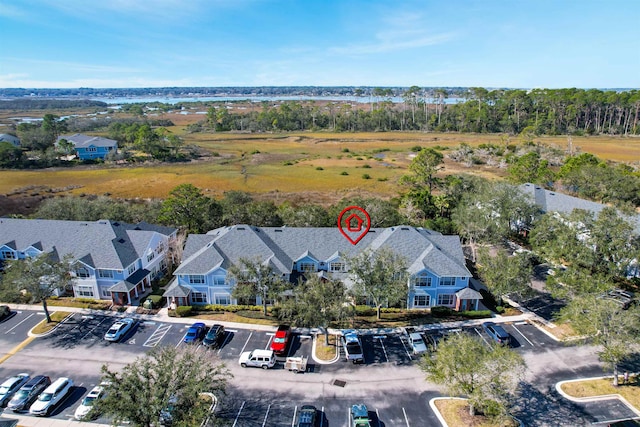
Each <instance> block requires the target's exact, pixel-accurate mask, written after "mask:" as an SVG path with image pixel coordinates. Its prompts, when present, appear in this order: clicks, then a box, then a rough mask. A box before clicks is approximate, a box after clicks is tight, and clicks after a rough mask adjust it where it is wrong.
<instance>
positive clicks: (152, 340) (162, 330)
mask: <svg viewBox="0 0 640 427" xmlns="http://www.w3.org/2000/svg"><path fill="white" fill-rule="evenodd" d="M172 326H173V325H160V326H158V327H157V328H156V330H155V331H154V332H153V333H152V334H151V336H150V337H149V338H147V340H146V341H145V342H144V344H142V346H143V347H155V346H157V345H158V343H159V342H160V341H161V340H162V338H164V336H165V335H167V332H169V329H171V327H172Z"/></svg>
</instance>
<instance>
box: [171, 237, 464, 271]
mask: <svg viewBox="0 0 640 427" xmlns="http://www.w3.org/2000/svg"><path fill="white" fill-rule="evenodd" d="M380 248H388V249H390V250H392V251H393V252H395V253H398V254H401V255H402V256H404V257H405V259H406V261H407V264H408V265H409V266H411V267H410V270H414V271H410V272H417V271H419V270H421V269H422V268H428V269H429V270H431V271H433V272H434V273H436V274H438V275H439V276H456V277H471V273H469V270H467V268H466V266H465V260H464V255H463V253H462V247H461V245H460V240H459V238H458V237H457V236H443V235H442V234H440V233H437V232H435V231H430V230H425V229H422V228H414V227H409V226H398V227H389V228H375V229H371V230H369V232H368V233H367V234H366V235H365V236H364V238H363V239H362V240H361V241H360V242H359V243H358V244H357V245H352V244H351V243H350V242H349V241H348V240H347V239H345V238H344V236H343V235H342V234H341V233H340V231H339V230H338V229H337V228H335V227H333V228H313V227H308V228H305V227H280V228H276V227H252V226H249V225H235V226H232V227H223V228H219V229H216V230H213V231H210V232H209V233H207V234H206V235H189V237H188V238H187V243H186V247H185V251H184V256H183V261H182V263H181V265H180V267H179V268H178V269H177V270H176V271H175V272H174V274H176V275H179V274H207V273H208V272H210V271H212V270H213V269H214V268H217V267H222V268H225V269H228V267H229V266H230V265H233V264H236V263H238V262H239V260H240V259H241V258H248V259H257V260H259V261H260V262H269V263H271V265H272V266H273V268H274V270H275V271H277V272H280V273H286V274H290V273H291V270H292V268H293V264H294V262H295V261H296V260H299V259H301V258H302V257H304V256H306V255H313V257H314V258H315V259H316V260H318V261H329V260H330V259H331V258H333V257H334V256H335V255H336V254H338V253H339V254H340V255H342V256H347V257H353V256H355V255H357V254H358V253H360V252H362V251H364V250H366V249H371V250H378V249H380Z"/></svg>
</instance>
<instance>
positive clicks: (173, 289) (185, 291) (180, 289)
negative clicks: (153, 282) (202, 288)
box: [162, 280, 191, 298]
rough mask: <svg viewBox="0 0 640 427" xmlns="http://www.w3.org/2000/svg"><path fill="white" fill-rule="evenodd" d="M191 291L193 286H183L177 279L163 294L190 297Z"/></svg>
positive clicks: (165, 295) (164, 295)
mask: <svg viewBox="0 0 640 427" xmlns="http://www.w3.org/2000/svg"><path fill="white" fill-rule="evenodd" d="M190 293H191V288H189V287H188V286H182V285H180V284H178V281H177V280H174V281H173V282H171V284H170V285H169V287H168V288H167V290H166V291H165V292H164V294H162V296H163V297H165V298H166V297H184V298H186V297H188V296H189V294H190Z"/></svg>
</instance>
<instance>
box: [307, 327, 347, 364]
mask: <svg viewBox="0 0 640 427" xmlns="http://www.w3.org/2000/svg"><path fill="white" fill-rule="evenodd" d="M329 335H335V334H332V333H329ZM317 336H318V334H313V345H312V346H311V358H312V359H313V361H314V362H316V363H317V364H319V365H331V364H332V363H336V362H337V361H338V360H339V359H340V349H339V347H338V345H337V343H336V357H335V358H333V359H332V360H322V359H319V358H318V357H317V356H316V345H317ZM336 339H337V335H336Z"/></svg>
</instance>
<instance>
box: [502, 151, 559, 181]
mask: <svg viewBox="0 0 640 427" xmlns="http://www.w3.org/2000/svg"><path fill="white" fill-rule="evenodd" d="M507 172H508V173H509V176H510V178H511V180H512V181H513V182H516V183H525V182H532V183H535V184H543V185H544V184H548V183H549V182H551V181H553V177H554V174H553V171H552V170H551V169H550V168H549V162H548V161H547V160H544V159H542V158H541V157H540V154H539V153H537V152H535V151H531V152H529V153H527V154H524V155H522V156H520V157H518V158H517V159H516V160H515V162H513V163H511V164H510V165H509V166H508V167H507Z"/></svg>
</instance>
